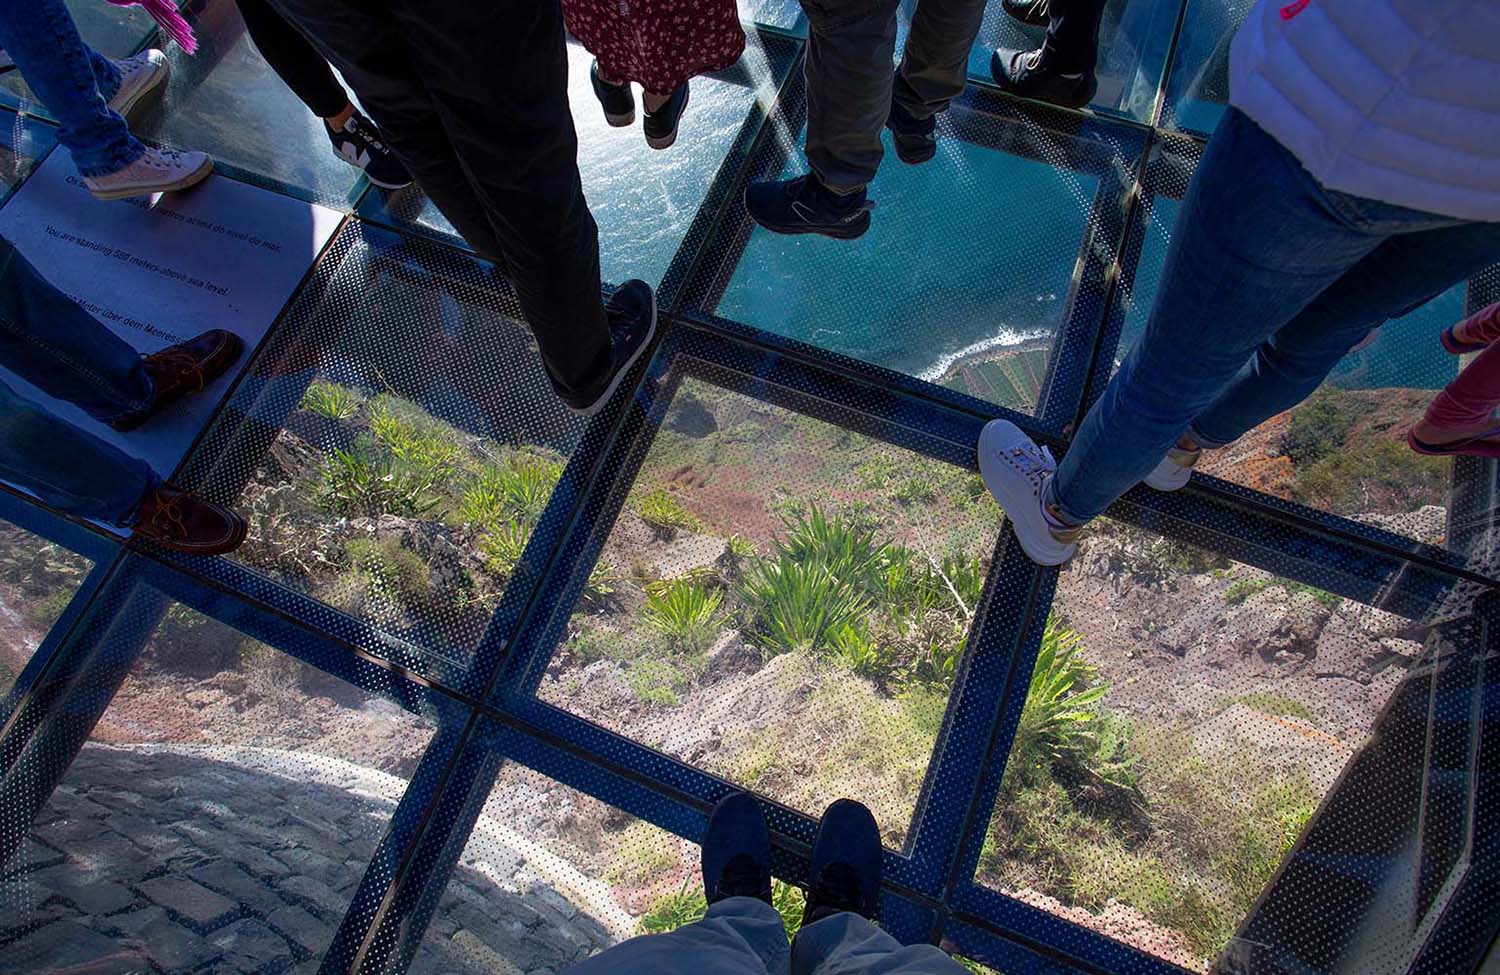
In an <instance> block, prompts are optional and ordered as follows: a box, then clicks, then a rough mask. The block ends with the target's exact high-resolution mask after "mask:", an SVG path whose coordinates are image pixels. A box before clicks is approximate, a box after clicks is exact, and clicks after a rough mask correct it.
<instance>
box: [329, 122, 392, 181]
mask: <svg viewBox="0 0 1500 975" xmlns="http://www.w3.org/2000/svg"><path fill="white" fill-rule="evenodd" d="M323 128H324V130H325V131H327V133H328V141H329V142H331V143H333V154H334V155H335V156H338V157H339V158H340V159H342V160H343V161H344V162H346V163H348V164H349V165H351V166H353V167H354V168H355V169H363V170H364V171H365V175H366V176H368V177H369V178H370V182H372V183H374V184H375V185H376V186H379V187H380V188H381V189H387V190H399V189H401V188H402V187H403V186H410V185H411V173H408V172H407V171H406V167H405V166H403V165H402V164H401V160H399V159H397V158H396V154H395V153H394V152H392V151H391V147H390V146H388V145H386V144H385V142H384V141H382V140H381V138H380V130H379V129H377V128H376V127H375V123H374V122H371V121H370V120H369V119H367V118H365V117H364V116H363V115H361V114H359V113H358V112H355V113H354V114H353V115H351V116H349V118H348V120H347V121H346V122H344V128H343V131H341V132H335V131H334V130H333V127H332V126H330V125H329V124H328V123H327V122H324V123H323Z"/></svg>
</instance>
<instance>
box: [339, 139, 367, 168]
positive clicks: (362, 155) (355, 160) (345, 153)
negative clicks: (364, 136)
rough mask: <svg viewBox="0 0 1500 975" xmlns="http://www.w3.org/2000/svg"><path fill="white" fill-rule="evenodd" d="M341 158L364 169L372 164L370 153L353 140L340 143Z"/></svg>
mask: <svg viewBox="0 0 1500 975" xmlns="http://www.w3.org/2000/svg"><path fill="white" fill-rule="evenodd" d="M339 158H340V159H342V160H344V162H346V163H348V164H349V165H351V166H353V167H355V168H356V169H364V168H365V167H366V166H368V165H370V154H369V153H368V152H366V151H365V150H363V149H360V148H359V147H358V146H356V145H355V144H354V143H353V142H343V143H340V144H339Z"/></svg>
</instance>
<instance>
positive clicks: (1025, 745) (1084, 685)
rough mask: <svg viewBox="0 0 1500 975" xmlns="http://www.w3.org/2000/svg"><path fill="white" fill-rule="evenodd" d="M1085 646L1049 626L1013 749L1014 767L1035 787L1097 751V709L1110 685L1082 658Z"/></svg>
mask: <svg viewBox="0 0 1500 975" xmlns="http://www.w3.org/2000/svg"><path fill="white" fill-rule="evenodd" d="M1081 642H1082V638H1081V637H1080V636H1079V635H1078V634H1077V633H1076V632H1074V631H1073V630H1070V629H1068V628H1067V627H1064V626H1063V625H1061V624H1060V623H1058V622H1057V621H1056V619H1055V618H1049V619H1048V620H1047V625H1046V628H1045V630H1043V632H1042V645H1041V647H1040V649H1038V650H1037V655H1036V668H1035V669H1034V670H1033V671H1032V674H1031V689H1030V691H1028V692H1027V695H1026V704H1025V706H1024V707H1023V708H1022V709H1021V721H1020V724H1019V725H1018V726H1017V728H1016V739H1015V745H1014V747H1013V748H1012V749H1011V766H1012V768H1013V769H1014V770H1015V772H1016V773H1017V774H1018V775H1019V776H1021V781H1022V782H1032V781H1036V780H1038V779H1039V778H1040V777H1042V776H1043V775H1046V774H1049V773H1050V772H1051V770H1052V769H1053V768H1054V767H1055V766H1057V765H1058V764H1074V763H1077V764H1080V765H1082V764H1083V763H1084V760H1085V758H1086V757H1087V756H1089V755H1091V754H1093V752H1094V749H1095V747H1096V745H1097V742H1098V734H1097V729H1096V727H1095V726H1096V724H1097V722H1098V721H1099V708H1098V704H1099V700H1100V699H1101V698H1102V697H1104V695H1105V694H1106V693H1108V692H1109V685H1108V684H1105V683H1101V682H1099V680H1098V671H1097V670H1096V669H1095V668H1094V667H1092V666H1090V665H1089V664H1088V663H1087V662H1085V661H1084V660H1083V659H1082V658H1081V657H1080V656H1079V655H1078V650H1079V647H1080V644H1081Z"/></svg>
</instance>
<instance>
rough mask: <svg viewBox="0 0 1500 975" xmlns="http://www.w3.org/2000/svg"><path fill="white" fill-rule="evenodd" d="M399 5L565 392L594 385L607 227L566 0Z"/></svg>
mask: <svg viewBox="0 0 1500 975" xmlns="http://www.w3.org/2000/svg"><path fill="white" fill-rule="evenodd" d="M394 6H395V13H396V18H397V20H398V22H399V24H400V29H401V31H402V32H403V34H404V35H405V37H406V38H407V43H408V46H409V48H410V50H411V54H412V58H413V60H414V62H415V64H416V65H417V71H418V73H419V75H420V77H421V78H422V82H423V84H424V85H425V86H426V89H427V91H428V92H430V93H431V98H432V101H433V104H434V106H435V109H436V113H437V115H438V117H439V118H440V119H441V121H442V125H443V128H444V131H445V132H446V133H447V135H448V138H449V139H450V140H451V143H452V145H453V147H454V150H455V152H456V154H457V157H458V159H459V161H460V164H461V165H462V167H463V169H464V172H465V174H466V175H467V177H468V182H469V184H470V185H471V186H472V187H473V191H474V193H475V194H476V195H477V197H478V198H479V200H480V201H481V202H482V204H483V206H484V212H485V214H486V216H487V217H488V219H489V222H490V225H491V227H492V229H493V230H494V235H495V238H496V239H497V240H498V241H499V244H500V247H501V249H502V250H503V252H504V254H505V263H506V267H507V269H508V272H509V277H510V283H511V286H512V287H513V288H515V291H516V295H517V297H518V298H519V299H520V303H521V310H522V312H523V314H524V315H525V317H526V321H527V324H528V325H530V326H531V330H532V332H533V333H534V334H535V335H536V339H537V345H538V346H539V347H540V349H541V354H542V361H543V362H544V364H545V365H546V367H547V371H548V373H549V374H550V376H551V377H552V380H553V383H554V385H556V386H557V387H558V389H559V392H562V393H563V394H564V395H565V397H566V396H568V395H569V394H575V393H578V392H580V391H582V390H584V389H587V388H590V387H591V385H592V384H593V383H594V382H595V381H596V379H597V377H599V376H600V375H601V374H605V373H607V371H608V369H609V368H610V366H609V364H610V362H611V348H610V343H611V338H610V329H609V326H608V323H607V320H606V317H605V312H604V305H603V302H602V300H601V297H600V291H601V286H600V276H599V231H598V227H597V225H596V224H595V223H594V218H593V215H592V214H591V213H589V208H588V204H587V202H586V201H585V199H584V196H583V185H582V181H581V180H580V178H579V175H578V158H577V157H578V137H577V135H576V134H575V132H574V128H573V116H572V113H571V111H570V109H569V107H568V83H567V78H568V59H567V40H566V36H565V34H564V32H563V20H562V11H561V8H560V6H559V5H558V4H556V3H542V4H538V3H533V2H530V0H505V2H500V3H490V4H444V5H442V6H440V7H436V8H434V7H431V6H429V5H427V4H424V3H414V2H411V0H402V2H399V3H396V4H395V5H394ZM377 121H378V119H377ZM418 178H419V179H420V178H421V177H420V176H419V177H418ZM423 184H424V185H426V183H425V181H423Z"/></svg>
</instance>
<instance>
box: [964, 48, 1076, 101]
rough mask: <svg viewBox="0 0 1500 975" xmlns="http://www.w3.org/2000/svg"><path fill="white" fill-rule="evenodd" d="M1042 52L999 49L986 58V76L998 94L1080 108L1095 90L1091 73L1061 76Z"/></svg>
mask: <svg viewBox="0 0 1500 975" xmlns="http://www.w3.org/2000/svg"><path fill="white" fill-rule="evenodd" d="M1044 54H1045V51H1044V50H1043V49H1038V50H1035V51H1013V50H1011V49H1009V48H1004V47H1002V48H1000V49H998V50H997V51H995V53H994V54H993V55H991V56H990V74H991V75H993V76H994V78H995V84H997V85H999V86H1000V88H1001V90H1002V91H1007V92H1009V93H1011V94H1012V95H1018V96H1020V97H1021V98H1032V99H1035V100H1037V101H1039V102H1051V103H1052V104H1054V105H1062V106H1063V107H1065V108H1083V107H1084V106H1086V105H1087V104H1088V103H1089V102H1091V101H1093V99H1094V93H1095V92H1097V91H1098V90H1099V78H1098V77H1097V76H1096V75H1095V74H1094V72H1093V71H1091V70H1090V71H1082V72H1079V73H1078V74H1063V73H1061V72H1058V71H1055V70H1053V69H1052V68H1051V67H1050V66H1049V65H1047V64H1045V63H1044V61H1045V57H1044Z"/></svg>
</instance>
